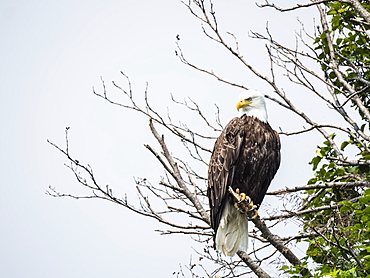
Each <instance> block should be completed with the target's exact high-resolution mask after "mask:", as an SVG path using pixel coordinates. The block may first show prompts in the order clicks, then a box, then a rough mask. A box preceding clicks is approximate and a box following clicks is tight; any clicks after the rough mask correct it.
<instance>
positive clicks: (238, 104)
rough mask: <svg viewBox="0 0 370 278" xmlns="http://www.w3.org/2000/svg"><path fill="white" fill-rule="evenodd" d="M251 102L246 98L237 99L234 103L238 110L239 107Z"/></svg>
mask: <svg viewBox="0 0 370 278" xmlns="http://www.w3.org/2000/svg"><path fill="white" fill-rule="evenodd" d="M251 103H252V101H248V100H246V99H242V100H239V101H238V103H237V104H236V110H238V111H239V109H240V108H243V107H245V106H248V105H249V104H251Z"/></svg>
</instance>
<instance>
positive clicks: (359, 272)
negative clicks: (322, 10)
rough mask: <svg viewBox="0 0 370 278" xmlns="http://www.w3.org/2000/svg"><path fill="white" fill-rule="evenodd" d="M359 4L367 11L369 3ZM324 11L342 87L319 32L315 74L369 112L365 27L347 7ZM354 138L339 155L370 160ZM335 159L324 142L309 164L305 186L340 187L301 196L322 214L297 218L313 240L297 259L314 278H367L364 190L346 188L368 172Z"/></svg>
mask: <svg viewBox="0 0 370 278" xmlns="http://www.w3.org/2000/svg"><path fill="white" fill-rule="evenodd" d="M360 3H361V4H362V6H363V7H365V8H366V9H367V10H368V11H370V2H368V1H360ZM326 5H327V7H328V12H327V14H328V18H329V20H330V30H329V34H330V37H331V38H334V39H333V40H332V47H333V48H334V51H335V53H334V60H335V63H337V65H338V68H339V72H340V73H341V74H342V77H343V78H344V82H343V80H341V78H340V77H341V76H339V75H338V72H335V70H334V68H333V63H332V62H333V53H331V52H330V46H331V45H330V44H329V42H328V40H327V34H326V33H324V32H322V33H321V34H320V35H319V36H317V38H316V39H315V40H314V45H315V50H316V51H317V57H318V59H319V63H320V66H321V69H322V70H323V72H324V74H325V77H326V80H327V82H328V83H331V84H333V85H334V88H335V89H334V92H335V93H336V94H338V95H341V94H343V93H345V94H347V95H348V94H349V93H350V91H349V90H348V86H346V83H347V84H349V85H350V86H352V88H353V89H354V90H355V91H356V94H357V95H358V96H359V97H360V99H361V100H362V102H363V103H364V105H365V106H366V107H370V89H369V88H370V82H369V81H368V80H370V51H369V49H370V39H369V38H368V37H367V34H366V33H365V32H364V31H368V30H369V29H370V26H369V25H367V24H363V23H362V21H363V20H362V19H361V17H360V16H359V15H358V13H357V12H356V11H355V9H354V8H353V7H352V6H351V5H349V4H347V3H342V2H338V1H333V2H329V3H327V4H326ZM342 99H343V98H342ZM349 101H350V102H352V103H351V105H352V108H354V109H355V110H356V111H357V112H358V113H359V115H360V116H361V118H362V119H363V120H364V122H365V123H364V124H362V125H361V127H359V128H358V130H357V131H358V132H364V131H365V129H369V128H370V126H369V123H368V122H366V120H365V117H364V115H363V113H362V112H361V111H360V110H359V109H358V107H357V106H356V103H355V102H354V101H353V100H352V99H351V100H349ZM342 111H344V110H342ZM334 138H335V134H332V135H331V136H330V139H334ZM360 138H361V137H360V136H354V137H351V136H350V137H349V138H348V139H347V140H345V141H343V142H341V144H339V146H338V147H339V149H340V151H341V152H342V153H343V154H345V153H351V154H352V156H353V153H356V155H355V157H356V159H358V160H362V161H366V160H370V153H369V152H367V151H366V149H368V148H369V147H370V145H369V142H368V141H367V140H365V139H363V138H362V139H360ZM339 158H341V159H342V161H343V157H340V155H339V154H338V151H336V150H335V148H334V147H333V144H332V142H331V141H330V140H327V141H325V142H323V144H322V146H319V147H318V149H317V150H316V155H315V157H313V158H312V160H311V162H310V164H311V165H312V169H313V171H314V176H313V178H311V179H310V180H309V181H308V184H312V185H313V184H333V183H338V182H340V183H341V184H342V186H341V187H339V186H328V187H327V188H324V189H323V188H320V189H312V190H307V191H306V196H307V198H306V199H305V200H304V203H305V202H307V203H306V205H305V207H304V209H316V208H326V209H322V210H319V211H315V212H312V213H308V214H305V215H302V216H301V220H302V221H303V223H304V227H303V230H304V232H307V233H313V234H315V236H312V237H310V238H309V239H307V242H308V244H309V246H308V249H307V251H306V257H305V258H303V262H304V266H305V267H307V265H309V263H310V264H311V265H312V263H313V265H314V269H311V273H312V274H313V276H314V277H343V278H344V277H368V278H370V189H367V190H365V189H364V188H363V187H361V186H349V184H348V183H353V182H356V181H359V180H362V181H370V174H369V173H370V166H369V164H366V163H364V164H356V163H355V164H351V163H342V162H341V160H339ZM344 159H345V160H346V158H344ZM302 267H303V266H295V267H288V266H284V267H283V268H282V270H283V271H284V272H285V273H288V274H290V275H292V276H291V277H302V276H300V272H301V269H302Z"/></svg>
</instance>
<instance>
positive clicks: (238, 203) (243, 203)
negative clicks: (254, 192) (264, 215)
mask: <svg viewBox="0 0 370 278" xmlns="http://www.w3.org/2000/svg"><path fill="white" fill-rule="evenodd" d="M229 192H230V193H231V195H233V197H234V199H235V202H234V206H235V208H236V209H237V210H239V212H240V213H243V214H247V215H248V217H251V218H253V219H256V218H257V216H258V210H257V206H256V205H255V204H253V201H252V199H251V198H250V197H249V196H247V195H246V194H245V193H243V192H242V193H239V188H237V189H235V191H234V190H233V189H232V188H231V187H230V186H229Z"/></svg>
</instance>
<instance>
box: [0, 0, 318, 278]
mask: <svg viewBox="0 0 370 278" xmlns="http://www.w3.org/2000/svg"><path fill="white" fill-rule="evenodd" d="M214 2H215V5H216V6H215V9H216V11H217V15H219V16H220V25H221V26H225V30H227V31H232V32H234V33H235V34H236V35H238V36H240V37H241V38H242V40H244V41H246V42H248V43H247V44H244V45H243V46H242V49H243V50H244V51H245V52H246V55H247V56H248V55H249V59H250V60H251V61H252V62H253V63H256V64H257V65H258V67H259V68H260V69H264V68H266V67H267V66H268V64H263V63H262V61H265V60H264V59H262V58H261V57H262V56H263V55H264V53H265V50H264V46H263V43H261V42H259V43H255V44H254V43H252V42H251V40H248V36H247V35H248V31H250V30H257V31H260V32H263V30H264V29H265V25H266V21H269V22H270V27H271V29H272V31H275V33H277V34H278V36H281V37H284V36H287V37H288V38H289V37H290V38H289V42H290V43H293V45H294V38H293V37H291V36H292V35H293V32H294V30H296V29H298V28H299V24H298V22H297V21H296V17H297V15H296V14H289V15H284V16H280V15H279V14H278V13H276V12H274V11H272V10H267V9H264V10H261V9H259V8H257V7H256V6H255V4H254V3H253V2H254V1H245V0H243V1H241V0H240V1H228V2H227V3H228V5H227V6H226V5H224V4H222V3H219V2H221V1H214ZM249 2H250V3H249ZM309 12H310V10H309V9H307V10H305V11H304V13H307V18H310V17H311V16H310V14H309ZM304 13H301V14H300V16H303V17H304V16H305V14H304ZM222 24H223V25H222ZM177 34H179V35H180V38H181V41H180V42H181V45H182V48H183V50H184V51H185V55H186V56H187V58H188V59H189V60H191V61H192V62H195V63H199V65H200V66H204V67H206V68H208V69H216V70H218V72H219V73H221V74H225V76H226V77H228V78H231V79H233V80H234V81H236V82H241V83H243V84H245V85H246V86H249V87H253V88H255V89H257V90H260V91H264V89H268V90H269V91H268V92H266V93H270V94H272V92H271V89H270V88H268V87H267V86H266V85H264V84H263V83H262V82H261V81H258V80H257V79H252V78H250V76H251V75H250V74H248V73H247V71H245V69H244V68H242V67H241V66H240V65H239V64H237V62H236V61H235V59H233V57H231V56H230V55H229V56H228V55H225V54H227V52H226V51H225V50H224V49H222V48H221V47H220V46H217V45H215V44H214V43H212V42H210V41H209V40H207V39H206V38H205V36H204V35H203V34H202V32H201V27H200V24H199V22H198V21H196V20H195V19H194V18H193V17H192V16H191V15H190V13H189V12H188V10H187V9H186V7H184V5H183V4H181V2H180V1H179V0H158V1H151V0H142V1H127V0H121V1H117V0H105V1H101V0H89V1H84V0H65V1H54V0H37V1H36V0H27V1H26V0H24V1H21V0H14V1H5V0H1V1H0V37H1V43H0V61H1V63H0V92H1V110H0V113H1V119H0V122H1V130H2V136H1V137H0V144H1V146H2V152H1V153H2V154H1V156H0V165H1V194H0V223H1V230H0V246H1V248H0V276H1V277H37V278H43V277H45V278H46V277H171V276H172V273H173V272H176V271H178V270H179V264H180V263H181V264H187V263H189V261H190V255H191V254H194V252H193V251H192V248H191V247H192V246H194V244H193V242H192V241H191V240H190V239H187V238H184V237H182V236H160V235H159V234H158V233H156V232H154V230H155V229H157V228H163V226H160V225H159V224H157V223H156V222H155V221H154V220H150V219H146V218H144V217H140V216H137V215H135V214H133V213H132V212H130V211H128V210H125V209H124V208H121V207H119V206H117V205H114V204H110V203H108V202H103V201H96V200H93V201H92V200H82V201H78V200H73V199H67V198H61V199H56V198H52V197H50V196H47V195H46V194H45V191H46V190H47V188H48V186H49V185H52V186H55V187H56V188H57V190H60V191H63V192H67V193H74V192H76V193H81V192H83V191H82V190H81V188H80V187H79V185H78V184H77V183H76V181H75V179H74V177H73V175H72V174H71V173H70V171H69V170H68V169H67V168H66V167H64V166H63V164H64V163H65V162H66V161H65V159H64V157H63V156H62V155H61V154H60V153H59V152H58V151H56V150H55V149H54V148H53V147H51V146H50V145H49V144H48V143H47V142H46V140H47V139H49V140H51V141H53V142H55V143H57V144H59V145H61V146H64V130H65V127H67V126H69V127H70V148H71V151H72V152H73V153H74V154H75V156H76V158H78V159H79V160H80V161H82V162H84V163H89V164H90V165H92V167H93V169H94V170H95V173H96V174H97V176H98V178H99V179H100V181H101V182H102V183H103V184H111V185H115V186H116V187H119V188H120V190H121V191H122V192H128V194H131V195H130V196H132V198H135V196H136V195H135V191H134V185H135V184H134V180H133V178H134V177H149V178H151V181H152V182H158V181H159V177H160V175H162V173H163V172H162V170H161V168H160V167H159V165H158V164H157V162H156V161H155V159H154V158H153V157H151V155H150V154H149V153H148V151H147V150H145V148H144V147H143V144H144V143H151V144H153V143H154V140H153V139H152V137H151V135H150V132H149V130H148V127H147V119H145V118H144V117H142V116H139V115H137V114H135V113H133V112H132V111H125V110H123V109H120V108H117V107H113V106H111V105H109V104H108V103H106V102H104V101H103V100H101V99H99V98H97V97H96V96H94V95H93V94H92V87H93V86H94V87H95V88H96V89H97V90H98V89H99V88H100V85H101V83H100V76H102V77H103V78H104V80H105V81H106V83H107V86H108V89H109V91H110V92H112V93H113V94H114V93H118V92H117V91H116V90H114V89H113V88H112V86H110V85H109V84H110V82H111V81H112V80H115V81H116V82H117V83H122V84H124V79H123V78H122V77H121V76H120V73H119V72H120V71H123V72H125V73H126V74H127V75H129V76H130V78H131V81H132V83H133V86H134V93H135V94H137V95H138V99H140V98H141V96H142V94H143V91H144V89H145V86H146V82H148V83H149V93H150V97H151V99H152V101H153V104H154V105H156V107H158V108H159V109H164V110H163V111H165V109H166V107H167V106H170V105H171V102H170V94H171V93H172V94H173V95H174V96H175V97H178V98H179V99H183V98H184V97H186V96H190V97H192V98H193V99H194V100H196V101H197V102H198V103H199V104H200V105H201V106H202V107H206V108H205V109H206V111H208V113H209V115H213V108H214V106H213V104H214V103H217V104H218V106H220V108H221V110H222V113H221V120H222V121H223V123H224V124H225V123H226V122H227V121H228V120H229V119H230V118H231V117H233V116H234V115H236V111H235V108H234V107H235V105H234V103H235V100H236V97H237V95H238V93H239V90H238V89H236V88H231V87H228V86H226V85H224V84H221V83H219V82H217V81H216V80H215V79H214V78H211V77H208V76H206V75H204V74H202V73H200V72H196V71H194V70H192V69H191V68H189V67H187V66H185V65H183V64H182V63H181V62H180V61H179V59H178V58H177V57H176V55H175V49H176V45H175V42H176V35H177ZM249 43H250V44H249ZM249 78H250V79H249ZM246 79H247V80H246ZM268 106H269V116H270V118H269V119H270V123H271V125H272V126H273V127H274V128H275V129H278V127H279V126H283V127H287V126H289V125H287V123H289V122H291V119H290V118H289V115H288V114H287V113H285V112H284V111H282V109H280V108H278V107H277V106H276V105H274V104H271V103H268ZM207 107H209V108H207ZM207 109H209V110H207ZM172 113H174V114H175V116H176V118H177V119H180V118H181V115H176V112H174V111H173V112H172ZM186 120H187V123H189V124H191V123H192V119H191V118H190V119H189V118H187V119H186ZM194 121H195V120H194ZM133 130H134V131H135V132H134V133H132V131H133ZM289 140H290V141H288V139H287V138H284V139H283V143H285V145H283V151H285V153H284V157H283V158H285V159H286V160H285V161H284V160H283V164H282V168H281V170H280V172H279V174H278V176H277V181H276V183H274V186H275V189H278V188H281V187H285V186H286V185H289V184H292V183H299V184H303V183H305V182H306V181H307V179H308V178H309V177H310V175H311V173H310V167H309V166H308V165H307V161H308V160H309V158H311V157H312V155H313V151H314V150H313V148H314V146H315V144H314V143H313V142H310V144H311V148H307V147H306V146H307V142H304V141H302V140H300V139H299V138H292V139H289ZM287 144H289V146H290V148H289V149H290V150H289V151H288V148H287V147H286V146H287ZM301 149H304V152H302V153H301V155H300V157H299V161H294V162H291V161H289V159H291V158H292V157H293V156H294V155H295V154H296V152H297V150H301ZM289 163H294V164H295V165H301V166H299V167H297V169H295V171H294V174H293V175H292V170H291V164H289ZM297 163H298V164H297Z"/></svg>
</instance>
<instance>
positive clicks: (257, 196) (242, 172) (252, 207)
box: [207, 90, 280, 256]
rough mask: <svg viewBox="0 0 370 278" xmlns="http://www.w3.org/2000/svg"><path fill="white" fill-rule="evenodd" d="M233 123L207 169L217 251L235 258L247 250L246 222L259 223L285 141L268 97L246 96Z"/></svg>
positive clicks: (252, 93) (250, 93)
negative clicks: (269, 115) (273, 120)
mask: <svg viewBox="0 0 370 278" xmlns="http://www.w3.org/2000/svg"><path fill="white" fill-rule="evenodd" d="M236 108H237V110H238V111H239V117H236V118H233V119H232V120H231V121H230V122H229V123H228V124H227V126H226V127H225V128H224V130H223V131H222V133H221V135H220V136H219V137H218V139H217V140H216V143H215V146H214V149H213V152H212V156H211V160H210V163H209V168H208V190H207V195H208V198H209V205H210V210H211V226H212V228H213V230H214V231H215V236H214V241H215V248H216V249H217V250H221V251H222V252H223V253H224V255H225V256H233V255H234V254H235V253H236V252H237V251H238V250H242V251H246V250H247V247H248V220H247V218H246V216H247V217H256V216H257V208H258V207H259V206H260V204H261V203H262V200H263V198H264V197H265V194H266V191H267V189H268V187H269V185H270V183H271V180H272V179H273V177H274V176H275V173H276V171H277V170H278V168H279V165H280V139H279V135H278V133H277V132H276V131H274V130H273V129H272V128H271V126H270V125H269V124H268V123H267V112H266V105H265V98H264V96H263V94H261V93H260V92H257V91H254V90H246V91H244V92H242V93H241V94H240V95H239V101H238V102H237V105H236Z"/></svg>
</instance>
